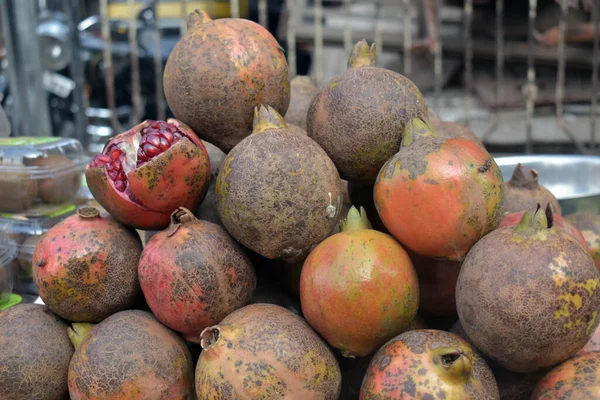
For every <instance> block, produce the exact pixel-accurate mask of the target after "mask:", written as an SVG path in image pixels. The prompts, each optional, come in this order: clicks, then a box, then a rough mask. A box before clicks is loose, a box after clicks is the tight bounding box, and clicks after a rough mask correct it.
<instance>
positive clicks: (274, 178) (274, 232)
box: [215, 106, 343, 262]
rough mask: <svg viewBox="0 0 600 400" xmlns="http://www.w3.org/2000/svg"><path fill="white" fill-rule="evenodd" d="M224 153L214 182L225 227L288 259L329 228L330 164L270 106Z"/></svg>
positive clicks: (332, 212)
mask: <svg viewBox="0 0 600 400" xmlns="http://www.w3.org/2000/svg"><path fill="white" fill-rule="evenodd" d="M255 113H256V116H255V121H254V131H253V133H252V135H250V136H248V137H247V138H245V139H244V140H242V141H241V142H240V143H239V144H238V145H237V146H235V148H234V149H233V150H231V152H229V154H228V155H227V157H226V158H225V161H224V162H223V167H222V168H221V171H220V172H219V176H218V178H217V183H216V187H215V193H216V200H217V211H218V212H219V218H220V219H221V222H222V223H223V225H224V226H225V228H227V231H229V233H230V234H231V236H233V237H234V238H235V239H236V240H237V241H239V242H240V243H242V244H243V245H244V246H246V247H248V248H249V249H250V250H252V251H254V252H256V253H258V254H260V255H261V256H263V257H265V258H268V259H271V260H273V259H284V260H286V261H288V262H294V261H298V260H301V259H302V258H304V257H306V255H307V254H308V253H309V252H310V250H311V249H312V248H313V247H314V246H316V245H317V244H319V243H320V242H321V241H322V240H323V239H325V238H326V237H327V236H329V235H330V234H331V232H332V231H333V229H334V228H335V225H336V224H337V222H338V221H339V218H340V213H341V211H342V206H343V204H342V198H343V194H342V187H341V182H340V176H339V174H338V172H337V170H336V169H335V165H333V162H331V160H330V159H329V157H328V156H327V154H326V153H325V151H323V149H322V148H321V147H319V145H318V144H317V143H315V142H314V141H313V140H312V139H310V138H309V137H308V136H306V135H304V134H299V133H294V132H293V131H291V130H290V129H289V128H288V126H287V124H286V123H285V121H284V120H283V118H282V117H281V115H279V113H277V111H275V109H273V108H272V107H265V106H261V107H260V108H257V109H256V110H255Z"/></svg>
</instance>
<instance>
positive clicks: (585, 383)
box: [531, 353, 600, 400]
mask: <svg viewBox="0 0 600 400" xmlns="http://www.w3.org/2000/svg"><path fill="white" fill-rule="evenodd" d="M599 398H600V353H586V354H582V355H576V356H575V357H573V358H571V359H569V360H567V361H565V362H564V363H562V364H560V365H559V366H557V367H555V368H554V369H553V370H552V371H550V372H549V373H548V374H547V375H546V376H545V377H544V378H543V379H542V380H541V381H540V382H538V384H537V386H536V388H535V391H534V393H533V396H531V400H563V399H565V400H567V399H572V400H587V399H590V400H592V399H599Z"/></svg>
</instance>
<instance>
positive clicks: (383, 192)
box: [373, 118, 503, 261]
mask: <svg viewBox="0 0 600 400" xmlns="http://www.w3.org/2000/svg"><path fill="white" fill-rule="evenodd" d="M502 187H503V182H502V175H501V174H500V169H499V168H498V166H497V165H496V163H495V162H494V159H493V158H492V156H490V154H489V153H488V152H487V151H486V150H485V149H484V148H482V147H481V146H480V145H479V144H477V143H475V142H473V141H471V140H468V139H464V138H450V139H443V138H440V137H439V136H438V134H437V133H436V132H435V130H434V129H433V128H431V126H430V125H429V124H428V123H427V122H426V121H424V120H423V119H421V118H415V119H413V120H412V121H411V122H410V123H409V124H408V125H407V127H406V130H405V132H404V138H403V141H402V147H401V148H400V151H399V152H398V153H397V154H396V155H395V156H393V157H392V158H390V159H389V160H388V161H387V163H386V164H385V165H384V166H383V168H382V169H381V171H380V172H379V176H378V177H377V182H376V183H375V188H374V193H373V195H374V199H375V207H376V208H377V211H378V212H379V216H380V217H381V220H382V221H383V223H384V224H385V226H386V228H387V229H388V230H389V231H390V233H391V234H392V235H393V236H394V237H395V238H396V239H398V240H399V241H400V243H402V244H403V245H405V246H406V247H407V248H408V249H410V250H411V251H413V252H415V253H417V254H419V255H422V256H426V257H432V258H446V259H449V260H453V261H461V260H462V259H463V257H464V256H465V255H466V254H467V252H468V251H469V249H470V248H471V247H472V246H473V245H474V244H475V243H476V242H477V241H478V240H479V239H480V238H482V237H483V236H484V235H485V234H487V233H488V232H490V231H492V230H494V229H495V228H496V227H497V226H498V223H499V222H500V218H501V210H502Z"/></svg>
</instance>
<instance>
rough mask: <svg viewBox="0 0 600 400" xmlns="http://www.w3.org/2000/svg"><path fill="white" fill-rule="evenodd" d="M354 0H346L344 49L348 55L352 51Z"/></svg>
mask: <svg viewBox="0 0 600 400" xmlns="http://www.w3.org/2000/svg"><path fill="white" fill-rule="evenodd" d="M351 7H352V0H344V51H345V52H346V54H347V55H348V56H350V53H351V52H352V45H353V43H352V13H351V11H352V10H351Z"/></svg>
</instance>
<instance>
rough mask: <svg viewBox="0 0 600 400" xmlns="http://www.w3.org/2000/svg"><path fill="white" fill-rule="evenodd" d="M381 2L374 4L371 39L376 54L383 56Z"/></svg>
mask: <svg viewBox="0 0 600 400" xmlns="http://www.w3.org/2000/svg"><path fill="white" fill-rule="evenodd" d="M381 9H382V4H381V0H377V1H376V2H375V15H374V16H373V17H374V19H373V38H374V40H375V48H376V49H377V53H378V54H383V38H382V36H381Z"/></svg>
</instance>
